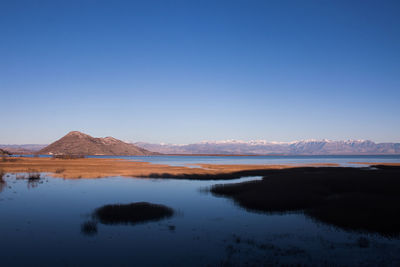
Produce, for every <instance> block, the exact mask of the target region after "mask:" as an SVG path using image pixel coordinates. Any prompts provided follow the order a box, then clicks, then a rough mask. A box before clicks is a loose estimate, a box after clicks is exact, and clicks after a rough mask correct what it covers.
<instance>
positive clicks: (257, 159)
mask: <svg viewBox="0 0 400 267" xmlns="http://www.w3.org/2000/svg"><path fill="white" fill-rule="evenodd" d="M92 157H98V158H102V157H104V158H109V157H110V156H92ZM114 158H121V159H129V160H135V161H147V162H151V163H156V164H167V165H174V166H185V165H190V164H196V163H212V164H308V163H338V164H340V165H342V166H360V165H359V164H352V163H351V162H399V163H400V155H361V156H220V157H216V156H145V157H143V156H114Z"/></svg>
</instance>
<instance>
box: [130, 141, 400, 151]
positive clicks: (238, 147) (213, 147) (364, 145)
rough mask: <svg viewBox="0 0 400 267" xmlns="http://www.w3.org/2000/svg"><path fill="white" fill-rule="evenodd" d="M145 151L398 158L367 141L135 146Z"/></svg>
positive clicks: (386, 146)
mask: <svg viewBox="0 0 400 267" xmlns="http://www.w3.org/2000/svg"><path fill="white" fill-rule="evenodd" d="M134 144H135V145H136V146H139V147H142V148H144V149H147V150H150V151H153V152H159V153H165V154H248V155H268V154H282V155H362V154H380V155H381V154H388V155H390V154H400V143H375V142H373V141H369V140H344V141H334V140H327V139H322V140H314V139H311V140H300V141H292V142H272V141H266V140H251V141H241V140H225V141H203V142H200V143H194V144H186V145H181V144H165V143H161V144H151V143H145V142H137V143H134Z"/></svg>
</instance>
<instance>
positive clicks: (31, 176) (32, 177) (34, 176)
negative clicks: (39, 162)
mask: <svg viewBox="0 0 400 267" xmlns="http://www.w3.org/2000/svg"><path fill="white" fill-rule="evenodd" d="M40 176H41V175H40V172H38V171H37V170H34V169H29V170H28V177H27V179H28V182H36V181H39V180H40Z"/></svg>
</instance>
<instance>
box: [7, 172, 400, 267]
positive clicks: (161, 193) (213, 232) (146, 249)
mask: <svg viewBox="0 0 400 267" xmlns="http://www.w3.org/2000/svg"><path fill="white" fill-rule="evenodd" d="M248 179H251V178H244V180H248ZM6 180H7V187H6V188H4V190H3V192H1V193H0V214H1V228H0V240H2V242H0V259H1V264H2V265H3V266H9V265H24V264H25V265H26V264H31V265H35V264H36V265H37V264H38V263H43V264H44V265H52V266H56V265H57V266H58V265H67V264H80V265H93V264H103V265H113V264H114V265H118V264H128V265H186V266H187V265H201V266H204V265H206V264H209V263H211V264H219V263H220V262H221V261H229V260H232V261H235V262H237V263H244V262H245V261H246V259H248V260H250V261H256V260H263V261H268V260H269V258H271V259H274V260H277V257H276V256H274V255H275V254H277V255H278V256H279V255H281V256H282V257H281V258H280V262H281V263H285V262H288V263H291V262H292V263H293V262H294V263H297V262H304V263H310V262H308V261H309V260H312V262H315V261H316V262H322V261H323V260H328V261H334V262H335V263H339V264H340V263H341V262H342V263H350V265H352V264H355V263H357V262H358V260H360V261H367V262H368V260H374V259H376V258H377V257H379V258H383V257H386V258H387V259H389V262H396V261H393V260H394V259H397V260H400V259H399V257H400V256H399V255H400V254H399V253H398V252H399V251H400V242H399V240H388V239H385V238H381V237H378V236H367V235H362V234H361V235H359V234H352V233H347V232H344V231H341V230H337V229H333V228H331V227H327V226H325V225H320V224H316V223H314V222H313V221H312V220H310V219H307V218H305V217H304V216H302V215H298V214H291V215H266V214H259V213H253V212H247V211H246V210H244V209H242V208H239V207H237V206H235V205H234V204H233V202H232V201H231V200H229V199H226V198H221V197H214V196H212V195H211V194H207V193H204V192H203V191H202V190H201V188H205V187H208V186H211V185H213V184H216V183H225V182H224V181H185V180H155V179H133V178H103V179H77V180H63V179H61V178H44V179H43V180H42V181H41V182H42V183H38V184H37V187H34V188H31V187H29V188H28V187H27V184H26V183H27V181H26V180H16V179H15V178H14V177H8V178H6ZM232 182H233V181H232V180H231V181H227V183H232ZM139 201H145V202H151V203H157V204H163V205H166V206H169V207H171V208H173V209H174V210H175V211H177V215H176V216H174V217H172V218H169V219H166V220H163V221H159V222H150V223H145V224H139V225H135V226H130V225H117V226H116V225H112V226H110V225H102V224H99V225H98V230H99V231H98V234H97V235H94V236H90V237H88V236H85V235H82V234H81V231H80V226H81V224H82V223H83V222H85V221H87V220H88V219H89V218H90V214H91V212H93V210H94V209H96V208H98V207H101V206H103V205H106V204H115V203H132V202H139ZM170 226H175V228H173V227H172V228H171V227H170ZM171 229H172V230H171ZM360 236H367V237H368V238H369V239H370V240H371V246H370V247H369V248H359V247H358V246H356V245H355V244H356V239H357V238H358V237H360ZM237 237H239V238H237ZM5 240H6V241H5ZM262 244H264V246H262ZM257 246H258V247H257ZM268 246H273V247H274V248H269V249H268ZM266 247H267V248H266ZM332 247H334V249H332ZM265 248H266V249H265ZM238 249H240V253H239V252H238ZM265 257H266V258H265ZM268 257H269V258H268Z"/></svg>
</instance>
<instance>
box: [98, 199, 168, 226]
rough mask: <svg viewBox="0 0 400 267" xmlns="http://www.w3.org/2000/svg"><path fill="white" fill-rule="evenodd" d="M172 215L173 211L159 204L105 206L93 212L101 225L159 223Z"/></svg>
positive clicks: (143, 203)
mask: <svg viewBox="0 0 400 267" xmlns="http://www.w3.org/2000/svg"><path fill="white" fill-rule="evenodd" d="M172 215H174V211H173V209H171V208H169V207H167V206H164V205H159V204H152V203H147V202H137V203H131V204H115V205H105V206H103V207H101V208H98V209H96V210H95V212H94V214H93V217H94V218H95V219H97V220H99V222H100V223H102V224H138V223H145V222H150V221H159V220H162V219H165V218H169V217H171V216H172Z"/></svg>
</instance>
